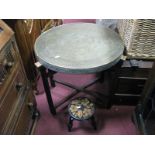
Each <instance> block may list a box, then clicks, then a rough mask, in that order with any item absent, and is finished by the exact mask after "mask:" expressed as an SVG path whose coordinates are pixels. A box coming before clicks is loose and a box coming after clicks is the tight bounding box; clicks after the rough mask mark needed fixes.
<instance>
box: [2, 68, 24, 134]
mask: <svg viewBox="0 0 155 155" xmlns="http://www.w3.org/2000/svg"><path fill="white" fill-rule="evenodd" d="M26 84H27V83H26V80H25V78H24V74H23V73H22V71H21V70H20V68H18V72H17V73H16V74H15V78H14V79H13V80H12V82H11V83H10V85H8V86H7V92H6V93H5V94H4V95H3V96H2V97H1V98H0V132H2V130H3V128H4V127H5V126H6V124H7V123H8V121H9V119H11V118H10V115H11V112H12V110H13V108H14V107H15V106H16V102H17V100H18V98H19V97H20V96H21V95H22V94H23V93H24V90H25V89H26Z"/></svg>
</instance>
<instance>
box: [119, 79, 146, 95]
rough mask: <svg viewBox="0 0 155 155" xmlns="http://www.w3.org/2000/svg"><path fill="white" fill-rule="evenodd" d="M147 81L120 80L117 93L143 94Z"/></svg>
mask: <svg viewBox="0 0 155 155" xmlns="http://www.w3.org/2000/svg"><path fill="white" fill-rule="evenodd" d="M144 85H145V80H135V79H134V80H131V79H119V81H118V87H117V90H116V93H123V94H141V92H142V90H143V88H144Z"/></svg>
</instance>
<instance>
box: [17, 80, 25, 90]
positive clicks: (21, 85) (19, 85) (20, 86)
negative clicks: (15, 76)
mask: <svg viewBox="0 0 155 155" xmlns="http://www.w3.org/2000/svg"><path fill="white" fill-rule="evenodd" d="M22 87H23V84H22V83H21V82H19V83H17V84H16V89H17V91H20V89H21V88H22Z"/></svg>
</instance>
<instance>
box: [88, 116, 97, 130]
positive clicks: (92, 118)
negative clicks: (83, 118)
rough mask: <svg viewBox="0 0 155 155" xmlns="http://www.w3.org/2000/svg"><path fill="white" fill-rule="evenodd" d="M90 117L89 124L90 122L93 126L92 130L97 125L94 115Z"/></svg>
mask: <svg viewBox="0 0 155 155" xmlns="http://www.w3.org/2000/svg"><path fill="white" fill-rule="evenodd" d="M90 119H91V124H92V126H93V128H94V130H97V126H96V121H95V117H94V116H92V117H91V118H90Z"/></svg>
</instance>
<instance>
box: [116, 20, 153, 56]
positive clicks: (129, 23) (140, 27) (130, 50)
mask: <svg viewBox="0 0 155 155" xmlns="http://www.w3.org/2000/svg"><path fill="white" fill-rule="evenodd" d="M117 28H118V31H119V33H120V36H121V38H122V40H123V42H124V44H125V46H126V49H127V57H128V58H135V59H155V20H153V19H120V20H118V23H117Z"/></svg>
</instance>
